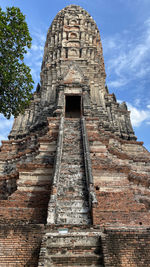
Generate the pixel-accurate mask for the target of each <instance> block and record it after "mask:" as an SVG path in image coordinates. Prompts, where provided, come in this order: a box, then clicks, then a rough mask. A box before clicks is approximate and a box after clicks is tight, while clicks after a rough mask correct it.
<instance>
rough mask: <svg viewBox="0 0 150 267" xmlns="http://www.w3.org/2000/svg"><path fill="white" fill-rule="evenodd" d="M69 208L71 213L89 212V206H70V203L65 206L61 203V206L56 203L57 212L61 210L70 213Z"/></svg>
mask: <svg viewBox="0 0 150 267" xmlns="http://www.w3.org/2000/svg"><path fill="white" fill-rule="evenodd" d="M58 204H59V203H58ZM70 210H71V213H75V214H79V213H82V214H86V213H88V212H89V207H72V206H71V205H70V206H67V207H66V206H65V205H64V206H62V205H61V207H60V206H59V205H58V207H57V211H58V212H62V211H63V213H66V214H68V212H69V213H70Z"/></svg>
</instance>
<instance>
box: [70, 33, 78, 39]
mask: <svg viewBox="0 0 150 267" xmlns="http://www.w3.org/2000/svg"><path fill="white" fill-rule="evenodd" d="M69 37H70V38H71V39H77V38H78V35H77V33H75V32H71V33H70V35H69Z"/></svg>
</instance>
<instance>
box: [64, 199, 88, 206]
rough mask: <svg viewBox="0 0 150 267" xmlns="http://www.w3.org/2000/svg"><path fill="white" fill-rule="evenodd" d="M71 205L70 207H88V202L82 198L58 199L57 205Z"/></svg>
mask: <svg viewBox="0 0 150 267" xmlns="http://www.w3.org/2000/svg"><path fill="white" fill-rule="evenodd" d="M68 206H69V207H70V206H71V207H72V208H75V207H76V208H81V207H88V206H89V203H88V201H84V200H79V199H74V200H70V201H63V202H61V201H59V207H68Z"/></svg>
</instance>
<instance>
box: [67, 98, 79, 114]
mask: <svg viewBox="0 0 150 267" xmlns="http://www.w3.org/2000/svg"><path fill="white" fill-rule="evenodd" d="M65 116H66V118H80V116H81V96H70V95H66V110H65Z"/></svg>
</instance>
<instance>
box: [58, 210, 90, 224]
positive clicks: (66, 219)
mask: <svg viewBox="0 0 150 267" xmlns="http://www.w3.org/2000/svg"><path fill="white" fill-rule="evenodd" d="M90 223H91V218H90V215H89V216H88V215H87V214H81V213H78V214H74V213H71V212H70V213H69V212H68V213H67V214H66V213H63V212H60V213H58V215H57V219H56V224H71V225H73V224H75V225H82V224H90Z"/></svg>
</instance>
